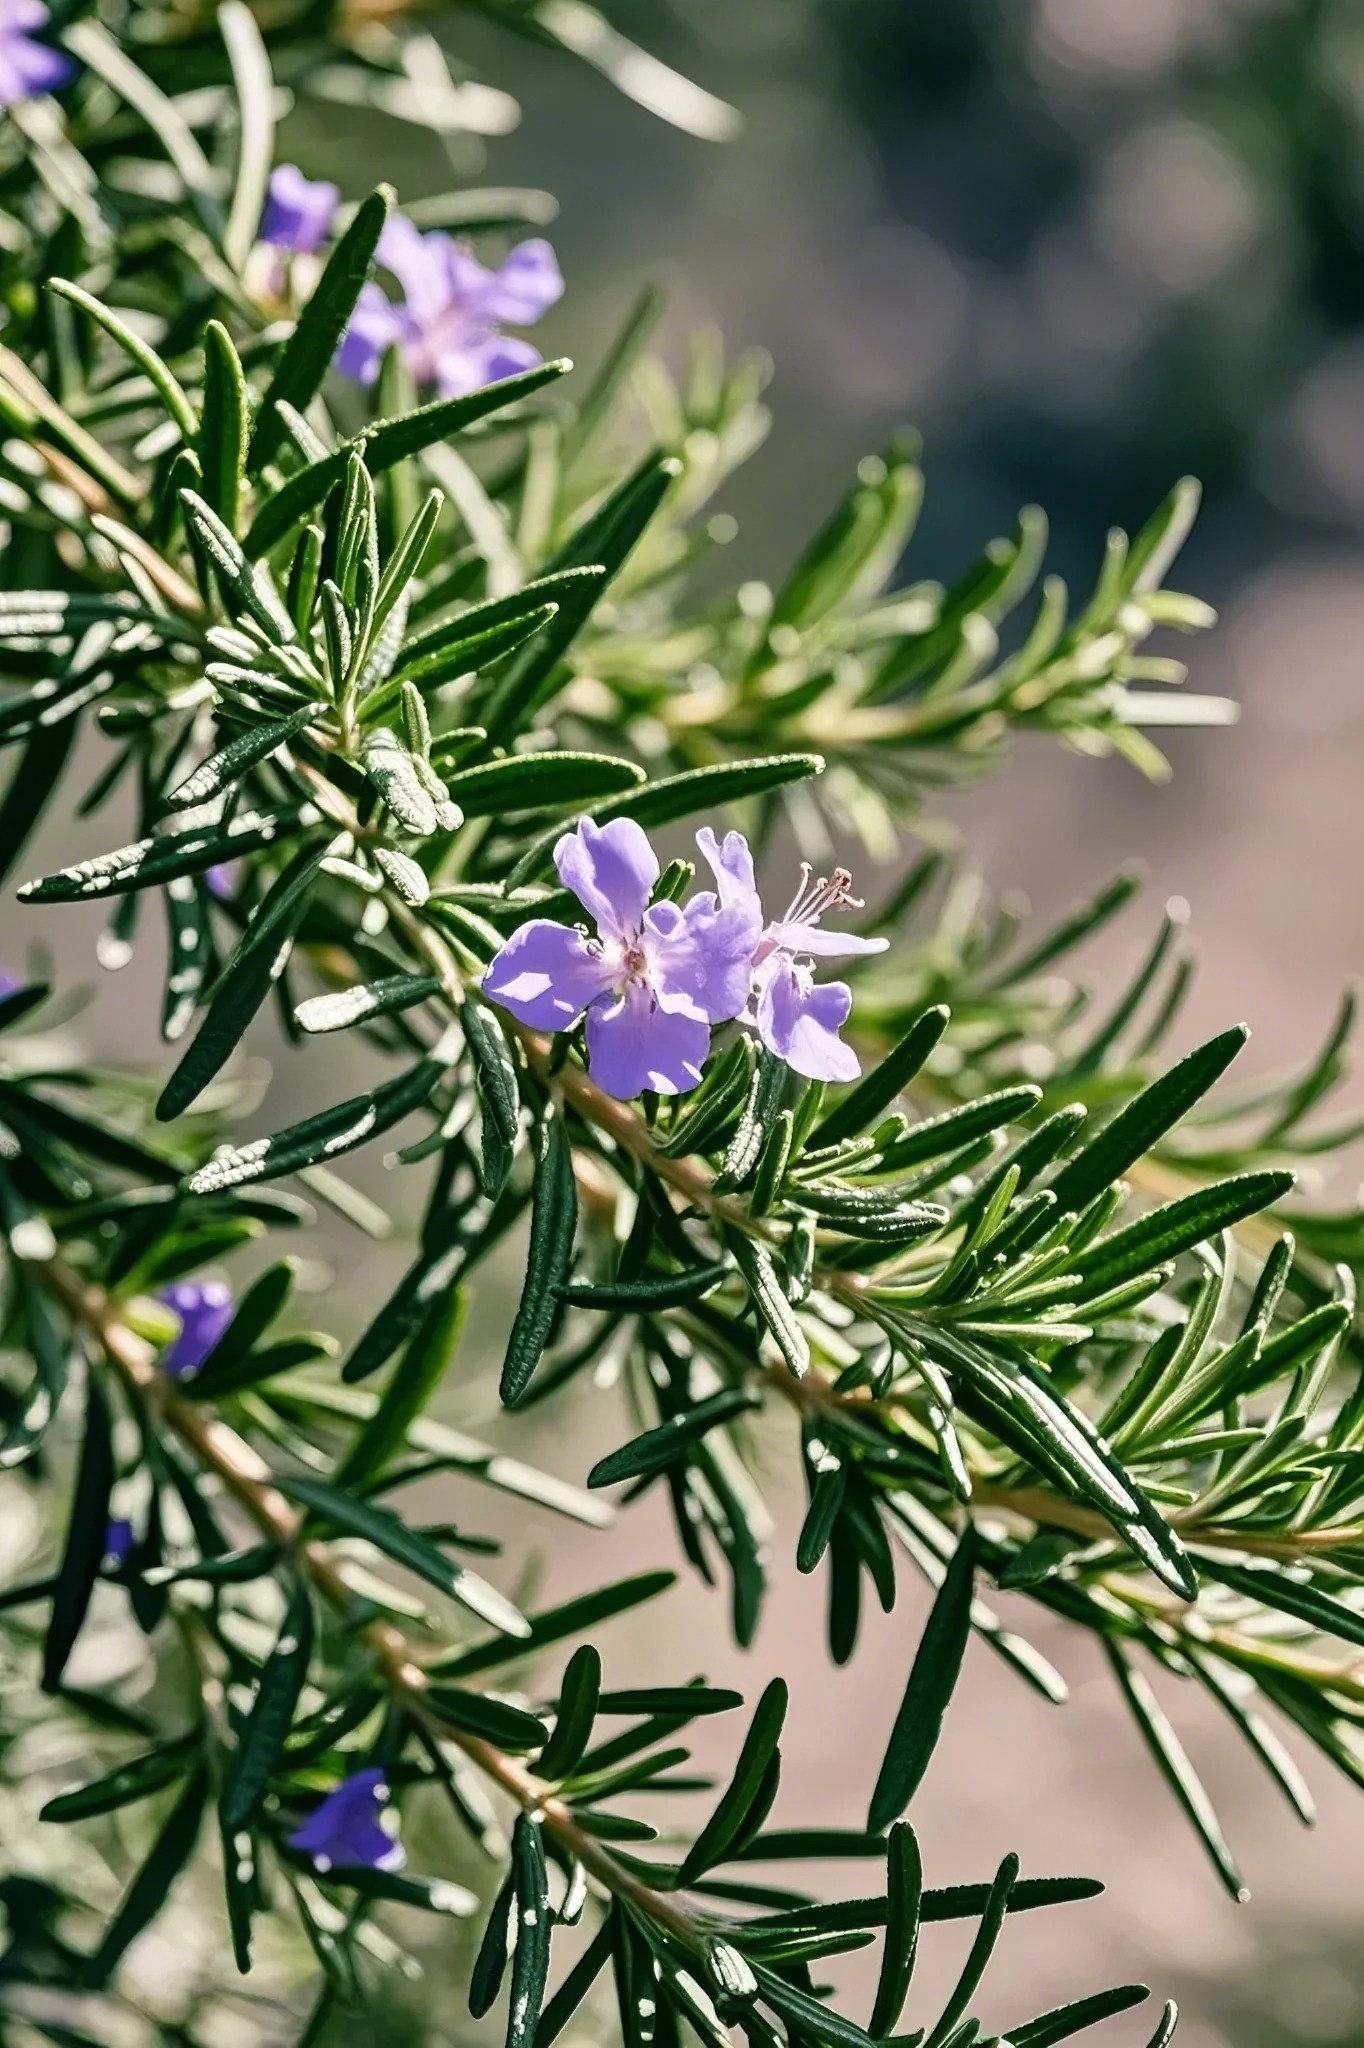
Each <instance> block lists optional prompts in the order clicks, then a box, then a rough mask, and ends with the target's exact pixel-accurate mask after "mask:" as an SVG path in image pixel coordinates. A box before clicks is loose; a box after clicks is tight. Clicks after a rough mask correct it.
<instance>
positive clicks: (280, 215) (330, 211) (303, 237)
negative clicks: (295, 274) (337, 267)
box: [260, 164, 341, 256]
mask: <svg viewBox="0 0 1364 2048" xmlns="http://www.w3.org/2000/svg"><path fill="white" fill-rule="evenodd" d="M340 203H341V187H340V186H339V185H333V184H331V183H330V181H329V180H328V179H326V178H316V179H314V178H305V177H304V175H303V173H302V171H301V170H300V169H299V168H298V165H297V164H280V165H279V167H278V169H276V170H273V171H272V172H271V173H270V191H269V196H268V197H267V199H266V202H265V212H264V215H263V216H262V219H261V224H260V238H261V240H262V241H263V242H268V243H269V244H270V246H271V247H272V248H274V249H287V250H289V251H290V252H291V253H292V254H293V255H295V256H312V255H315V254H316V252H317V251H318V250H319V249H320V248H321V247H322V244H323V243H324V242H325V241H326V239H327V237H328V235H329V234H330V233H331V228H332V222H333V220H335V218H336V209H337V207H338V206H339V205H340Z"/></svg>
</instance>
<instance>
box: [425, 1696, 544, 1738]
mask: <svg viewBox="0 0 1364 2048" xmlns="http://www.w3.org/2000/svg"><path fill="white" fill-rule="evenodd" d="M426 1696H427V1698H428V1700H429V1702H430V1705H431V1708H432V1711H433V1712H435V1713H438V1714H439V1715H440V1716H441V1718H442V1719H443V1720H445V1721H448V1722H449V1724H450V1726H451V1727H452V1728H458V1729H460V1730H461V1731H462V1732H463V1733H464V1734H466V1735H476V1736H478V1738H479V1740H480V1741H482V1742H492V1743H495V1744H496V1745H497V1747H498V1748H499V1749H506V1750H513V1751H518V1752H523V1751H526V1750H531V1749H539V1748H540V1747H541V1746H542V1745H543V1743H544V1740H545V1724H544V1722H543V1721H541V1720H540V1719H539V1718H538V1716H537V1715H535V1714H528V1713H527V1712H526V1710H525V1708H524V1707H516V1706H513V1705H512V1703H511V1701H510V1700H499V1699H493V1698H490V1697H489V1695H488V1694H487V1693H481V1692H464V1691H462V1690H461V1689H460V1688H459V1687H458V1686H455V1685H433V1686H430V1687H428V1689H427V1695H426Z"/></svg>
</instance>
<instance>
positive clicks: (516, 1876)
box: [507, 1813, 552, 2048]
mask: <svg viewBox="0 0 1364 2048" xmlns="http://www.w3.org/2000/svg"><path fill="white" fill-rule="evenodd" d="M512 1880H513V1886H514V1889H515V1892H516V1947H515V1949H514V1950H513V1952H512V1966H511V2001H510V2006H509V2010H508V2014H507V2048H530V2044H531V2042H532V2041H533V2039H534V2036H535V2029H536V2026H537V2024H538V2022H539V2018H540V2008H541V2006H542V2005H543V2004H544V2001H545V1985H546V1983H547V1981H548V1978H549V1940H550V1933H551V1928H552V1921H551V1917H550V1910H549V1872H548V1870H547V1869H546V1866H545V1845H544V1837H543V1835H542V1834H541V1832H540V1823H539V1821H538V1820H532V1819H531V1817H530V1815H529V1814H528V1813H519V1814H518V1815H517V1816H516V1825H515V1827H514V1828H513V1829H512Z"/></svg>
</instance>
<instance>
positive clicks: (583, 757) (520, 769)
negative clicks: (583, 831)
mask: <svg viewBox="0 0 1364 2048" xmlns="http://www.w3.org/2000/svg"><path fill="white" fill-rule="evenodd" d="M643 780H644V770H643V769H642V768H640V767H637V766H636V764H635V763H634V762H633V761H621V760H618V759H617V758H616V757H615V755H613V754H579V753H574V752H572V751H571V749H568V748H564V749H561V750H558V751H556V752H554V753H552V754H506V755H504V756H503V758H502V759H501V760H500V761H484V762H481V763H480V764H479V765H478V766H477V767H475V768H460V769H457V770H456V771H455V773H454V774H453V775H450V776H447V777H446V783H445V786H446V788H447V789H448V790H449V792H450V794H451V796H452V797H453V798H454V800H455V802H456V803H457V804H458V805H459V807H460V809H461V810H462V811H463V813H464V815H465V817H466V818H492V817H499V816H501V817H505V816H507V815H508V814H509V813H510V812H513V811H552V810H573V811H579V810H582V809H583V808H584V807H585V806H586V805H588V804H591V803H593V802H595V801H596V800H598V799H599V798H601V797H607V796H615V795H617V794H618V793H619V792H620V791H621V790H625V789H637V788H638V787H639V785H640V783H641V782H643Z"/></svg>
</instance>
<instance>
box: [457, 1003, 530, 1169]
mask: <svg viewBox="0 0 1364 2048" xmlns="http://www.w3.org/2000/svg"><path fill="white" fill-rule="evenodd" d="M460 1022H461V1023H462V1025H463V1026H464V1040H465V1044H466V1045H467V1046H468V1048H469V1054H470V1057H471V1059H472V1060H473V1066H474V1084H475V1086H476V1088H477V1090H478V1105H479V1109H480V1111H481V1113H482V1128H483V1143H482V1146H481V1148H480V1150H479V1156H478V1177H479V1182H480V1185H481V1186H482V1189H483V1192H484V1194H485V1195H487V1196H489V1197H490V1199H492V1200H493V1201H496V1199H497V1197H498V1196H499V1195H500V1194H501V1193H502V1190H503V1189H504V1188H505V1187H506V1185H507V1182H508V1180H509V1179H510V1178H511V1170H512V1163H513V1161H514V1159H515V1157H516V1141H517V1138H518V1137H519V1136H520V1131H521V1090H520V1086H519V1084H518V1082H517V1078H516V1062H515V1060H514V1059H513V1058H512V1052H511V1047H510V1046H509V1045H508V1043H507V1035H506V1033H505V1032H504V1031H503V1029H502V1026H501V1024H500V1023H499V1022H498V1020H497V1018H496V1016H495V1015H494V1014H493V1012H492V1011H491V1010H490V1009H489V1007H488V1005H487V1004H486V1003H485V1002H484V1001H483V1000H482V998H481V997H480V996H476V995H474V994H473V993H470V994H468V995H466V997H465V998H464V1001H463V1003H462V1004H461V1006H460Z"/></svg>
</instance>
